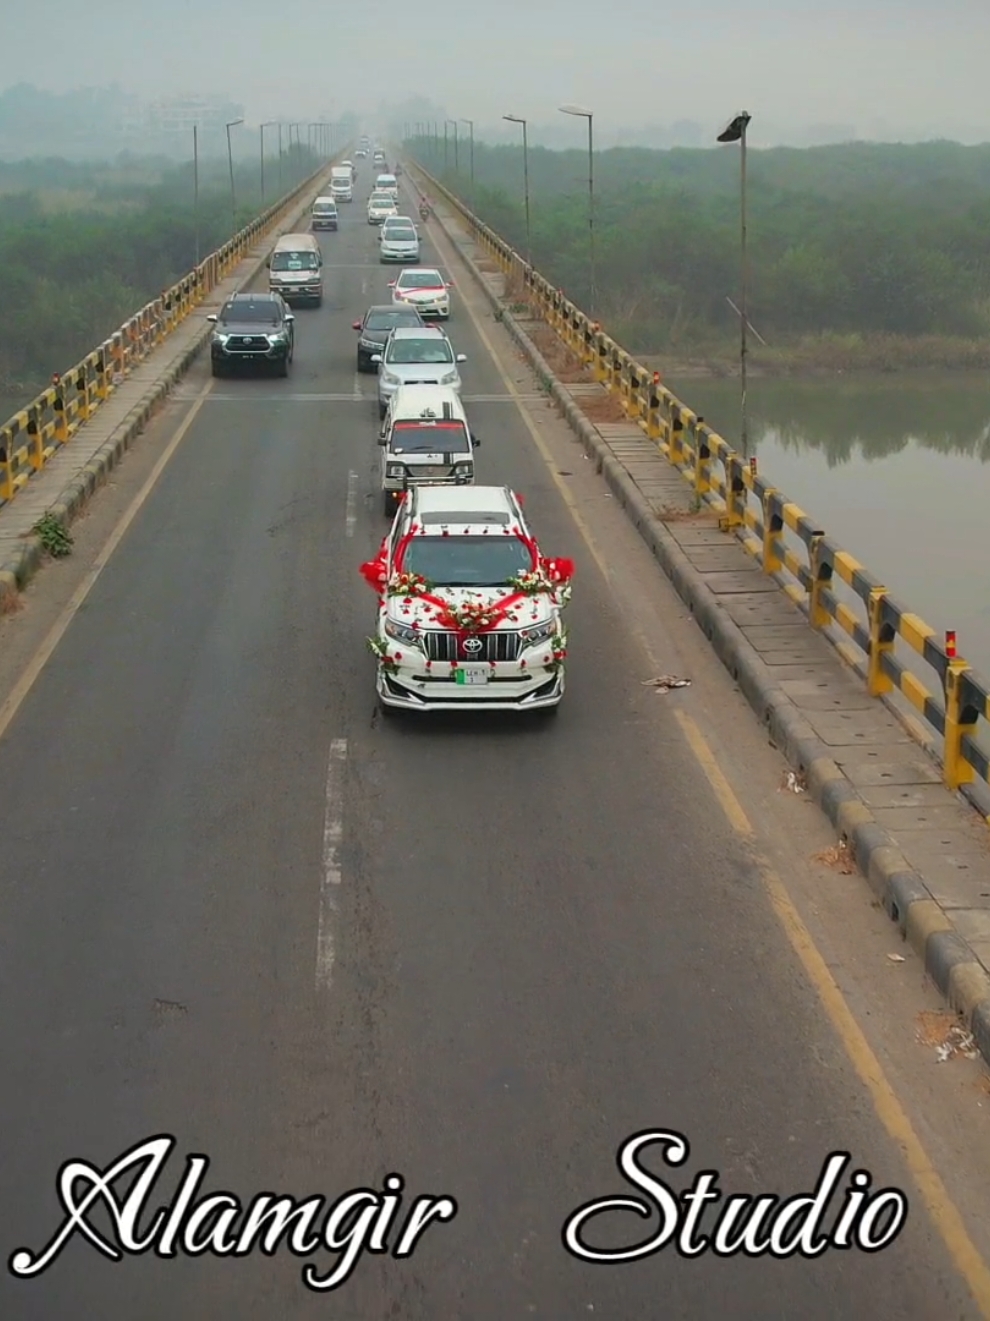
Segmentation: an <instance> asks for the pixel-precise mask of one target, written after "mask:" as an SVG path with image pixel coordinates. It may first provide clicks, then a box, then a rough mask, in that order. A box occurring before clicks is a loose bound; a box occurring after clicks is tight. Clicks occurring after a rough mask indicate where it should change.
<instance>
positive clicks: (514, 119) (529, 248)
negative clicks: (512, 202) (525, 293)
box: [502, 115, 533, 266]
mask: <svg viewBox="0 0 990 1321" xmlns="http://www.w3.org/2000/svg"><path fill="white" fill-rule="evenodd" d="M502 118H503V119H507V120H508V121H509V123H510V124H521V125H522V141H523V200H524V203H525V207H526V265H527V266H532V264H533V236H532V232H531V230H530V227H529V138H528V135H527V131H526V130H527V128H528V125H527V123H526V120H525V119H523V118H522V117H521V116H520V115H503V116H502Z"/></svg>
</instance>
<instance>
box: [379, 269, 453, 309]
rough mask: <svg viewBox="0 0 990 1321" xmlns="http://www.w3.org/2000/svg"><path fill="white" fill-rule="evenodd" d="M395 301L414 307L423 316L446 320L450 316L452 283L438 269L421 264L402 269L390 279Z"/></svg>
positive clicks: (393, 300)
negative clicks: (394, 277)
mask: <svg viewBox="0 0 990 1321" xmlns="http://www.w3.org/2000/svg"><path fill="white" fill-rule="evenodd" d="M389 288H390V289H391V290H392V302H393V303H405V304H406V305H407V306H409V307H414V308H415V309H416V311H417V312H419V314H420V315H421V316H424V317H438V318H439V319H440V320H441V321H446V320H447V318H448V317H449V316H450V294H449V293H448V292H447V291H448V289H449V288H450V284H449V282H448V281H447V280H445V279H444V278H443V276H442V275H441V274H440V272H439V271H438V270H435V269H433V268H432V267H426V266H420V267H416V268H414V269H412V270H406V271H402V272H401V273H400V274H399V276H398V278H397V279H395V280H390V281H389Z"/></svg>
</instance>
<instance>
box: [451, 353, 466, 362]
mask: <svg viewBox="0 0 990 1321" xmlns="http://www.w3.org/2000/svg"><path fill="white" fill-rule="evenodd" d="M454 361H455V362H467V354H466V353H458V354H457V355H456V357H455V358H454Z"/></svg>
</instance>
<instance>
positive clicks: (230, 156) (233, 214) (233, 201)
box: [227, 119, 244, 234]
mask: <svg viewBox="0 0 990 1321" xmlns="http://www.w3.org/2000/svg"><path fill="white" fill-rule="evenodd" d="M243 123H244V120H243V119H232V120H231V121H230V123H229V124H228V125H227V164H228V165H229V166H230V219H231V223H232V224H233V226H234V228H233V230H232V231H231V232H232V233H235V234H236V232H237V198H236V196H235V194H234V151H233V148H232V147H231V145H230V130H231V129H232V128H236V127H237V125H238V124H243Z"/></svg>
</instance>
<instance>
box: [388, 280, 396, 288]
mask: <svg viewBox="0 0 990 1321" xmlns="http://www.w3.org/2000/svg"><path fill="white" fill-rule="evenodd" d="M388 287H389V288H390V289H394V288H395V281H394V280H389V282H388Z"/></svg>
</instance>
